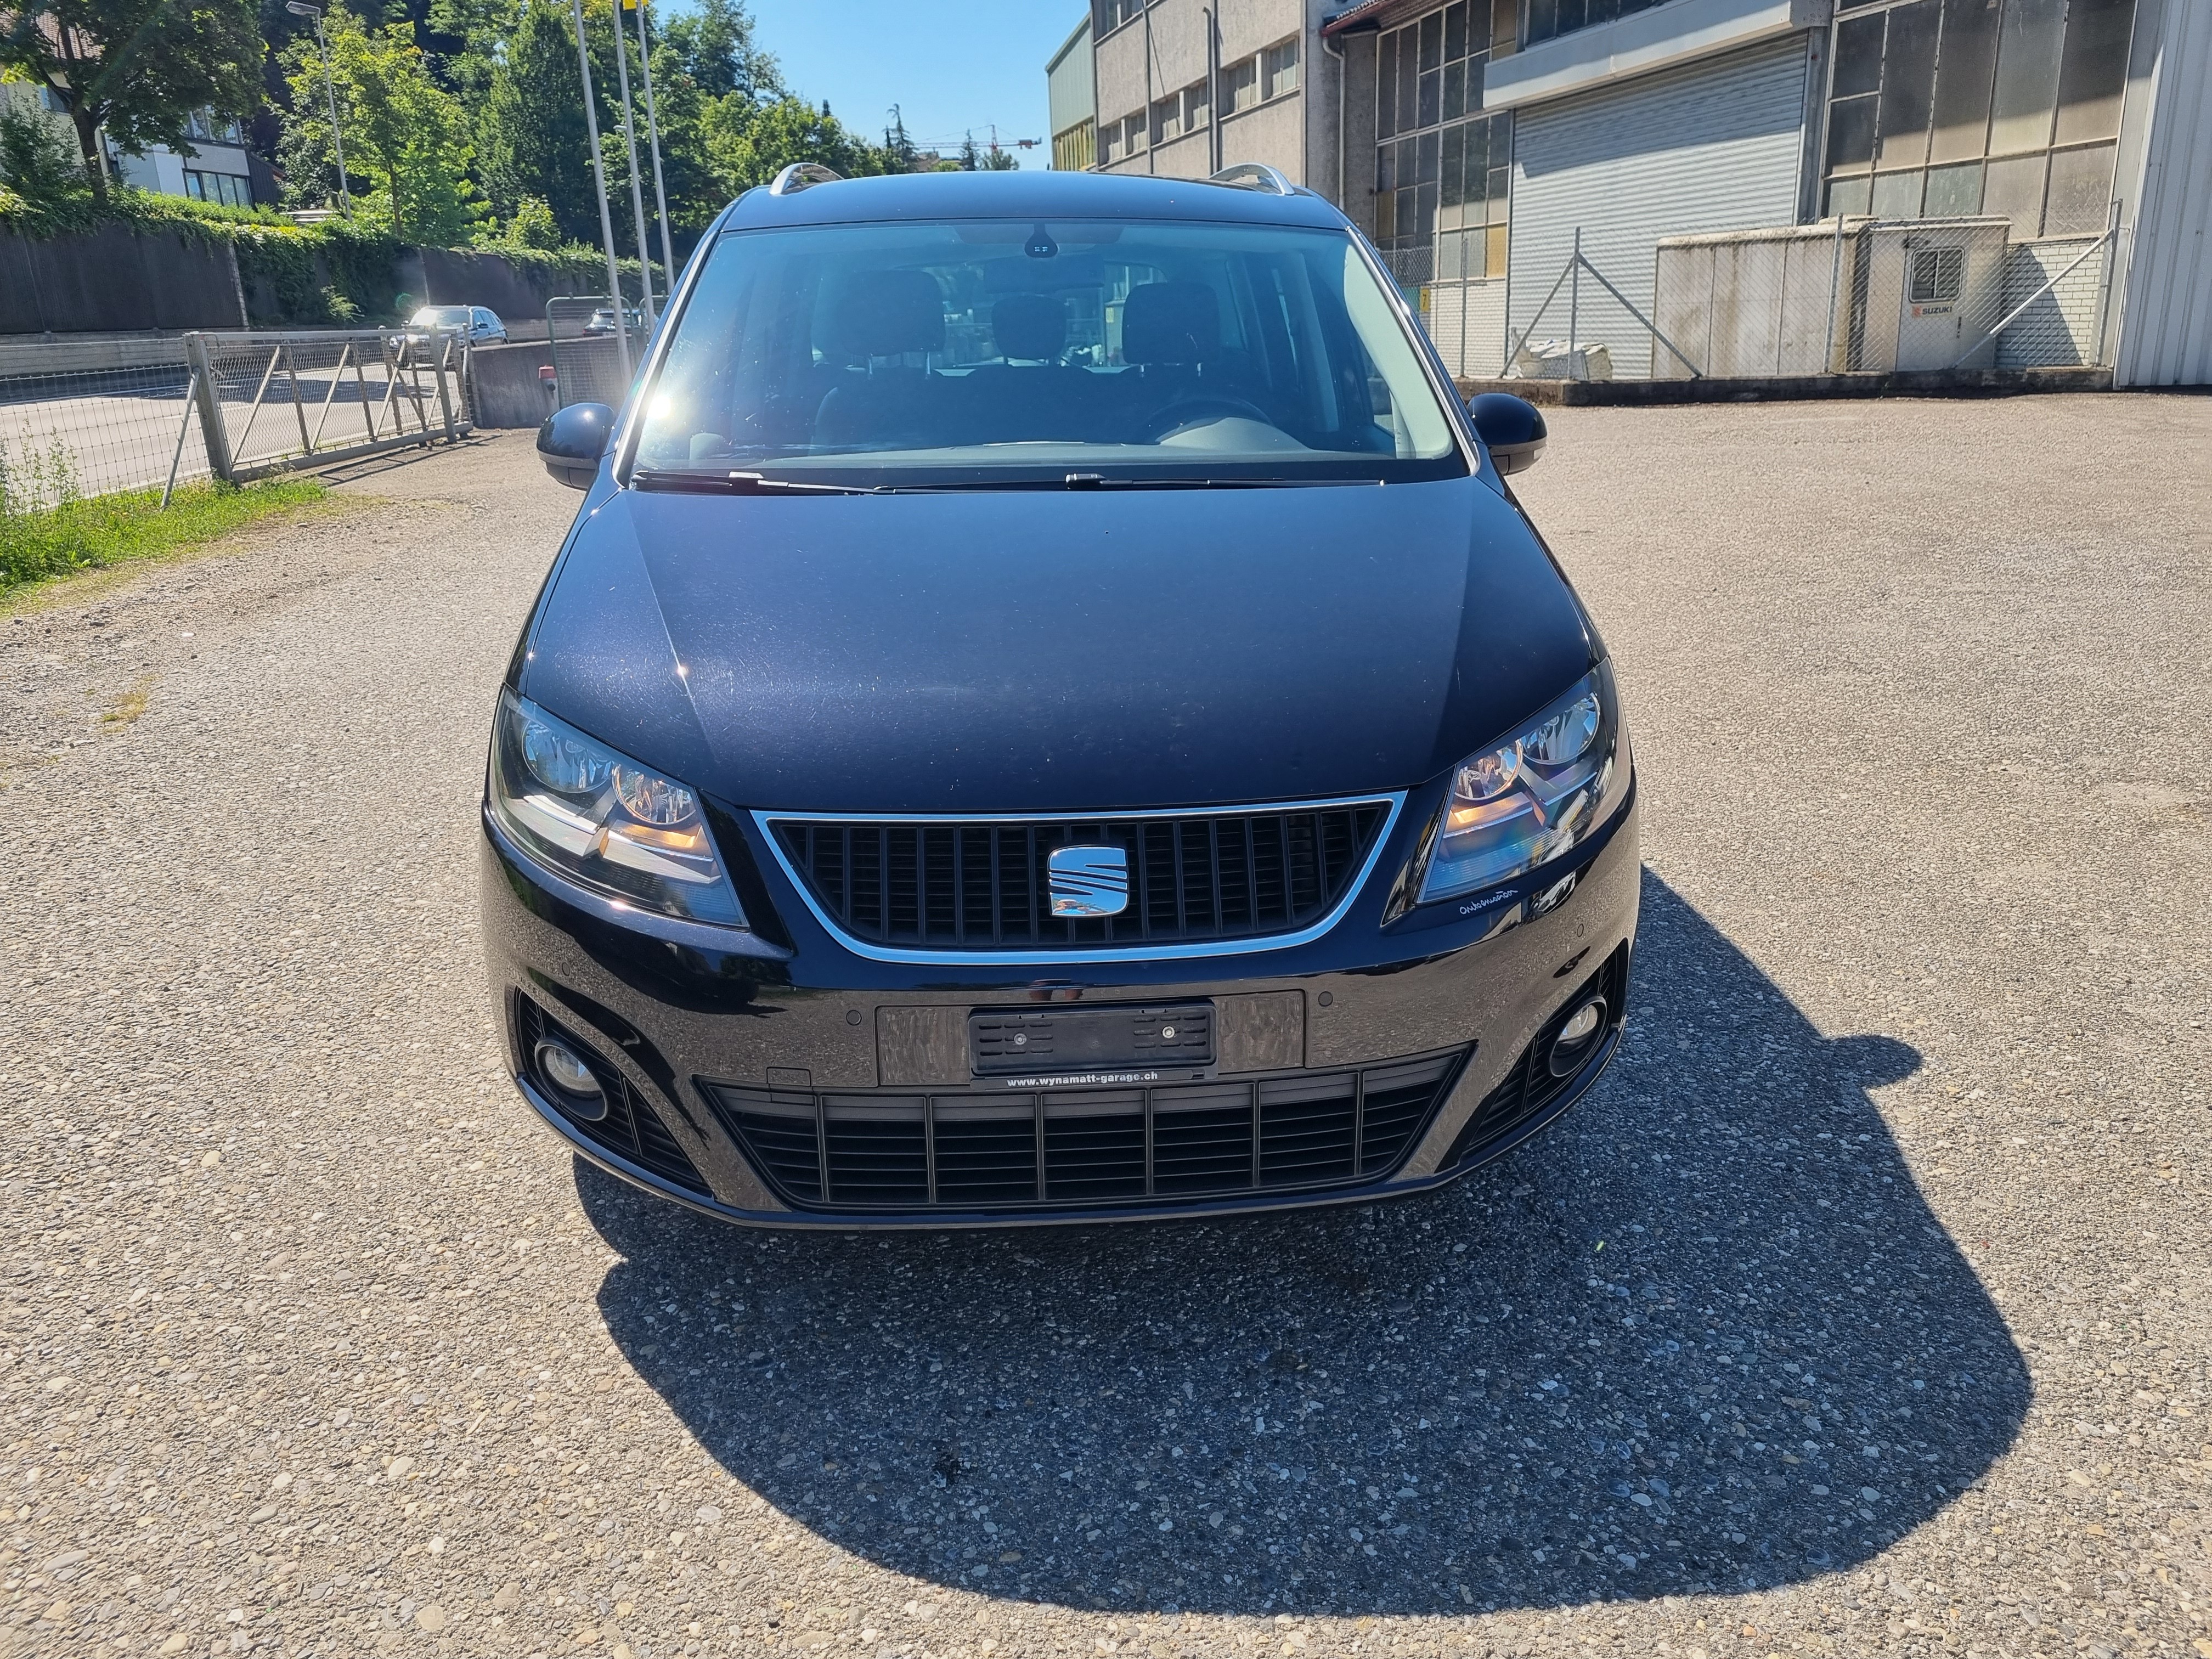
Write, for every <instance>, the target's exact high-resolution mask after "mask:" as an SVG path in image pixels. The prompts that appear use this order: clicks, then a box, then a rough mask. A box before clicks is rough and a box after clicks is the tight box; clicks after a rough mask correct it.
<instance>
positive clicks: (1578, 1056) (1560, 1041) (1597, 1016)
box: [1552, 997, 1605, 1077]
mask: <svg viewBox="0 0 2212 1659" xmlns="http://www.w3.org/2000/svg"><path fill="white" fill-rule="evenodd" d="M1604 1026H1605V999H1604V998H1603V997H1592V998H1591V999H1590V1000H1589V1001H1588V1002H1585V1003H1584V1004H1583V1006H1581V1007H1579V1008H1577V1009H1576V1010H1575V1011H1574V1012H1573V1013H1571V1014H1569V1015H1568V1016H1567V1023H1566V1024H1565V1025H1562V1026H1561V1027H1559V1036H1556V1037H1554V1038H1553V1039H1552V1075H1553V1077H1565V1076H1567V1075H1569V1074H1570V1073H1573V1072H1575V1071H1577V1070H1578V1069H1580V1067H1581V1066H1582V1063H1583V1060H1586V1059H1588V1058H1589V1051H1590V1049H1591V1048H1592V1046H1593V1045H1594V1044H1595V1042H1596V1041H1597V1035H1598V1033H1599V1031H1601V1030H1603V1029H1604Z"/></svg>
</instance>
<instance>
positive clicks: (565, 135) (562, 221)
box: [477, 0, 614, 246]
mask: <svg viewBox="0 0 2212 1659" xmlns="http://www.w3.org/2000/svg"><path fill="white" fill-rule="evenodd" d="M570 15H571V14H570V12H569V9H568V7H566V6H563V5H560V4H557V3H556V0H525V3H524V4H523V7H522V10H521V14H520V16H519V17H518V18H517V20H516V22H515V27H514V33H513V34H512V35H510V36H508V37H507V49H506V52H505V53H504V55H503V56H502V57H501V59H500V63H499V66H498V68H497V69H496V70H495V71H494V72H493V75H492V80H491V91H490V93H489V96H488V97H487V98H486V100H485V103H484V111H483V120H482V121H481V123H480V124H479V125H478V129H477V131H478V135H479V138H480V142H481V143H482V146H483V159H484V182H485V184H486V185H488V186H489V191H490V194H491V199H492V205H493V206H494V207H495V209H497V210H499V211H500V212H501V213H503V214H509V215H512V214H513V213H514V212H515V211H516V210H518V209H519V207H520V204H522V203H523V202H524V201H526V200H528V199H530V198H532V197H535V198H536V199H537V200H538V201H541V202H543V203H544V204H546V206H547V207H548V208H549V209H550V210H551V211H552V214H553V221H554V223H555V224H556V226H558V227H559V229H560V233H561V237H562V240H564V241H570V242H582V243H586V244H587V245H594V246H595V245H596V244H597V243H598V241H599V207H598V204H597V199H596V197H594V196H593V195H592V148H591V139H590V137H589V136H588V134H587V133H586V131H585V127H584V94H583V89H582V88H580V86H579V85H578V84H577V80H576V37H575V35H574V33H573V32H572V30H571V25H570V22H569V18H570ZM600 16H601V21H602V25H603V27H601V28H599V29H598V30H588V29H587V33H596V34H602V35H604V34H605V32H606V28H605V9H604V8H602V9H601V13H600ZM597 55H598V54H596V53H595V54H594V56H597ZM613 69H614V58H613V54H612V51H611V48H609V49H608V52H607V55H606V63H605V70H606V73H607V76H611V75H612V73H613ZM592 77H593V80H594V82H597V81H599V80H600V79H601V78H604V77H602V76H601V75H600V65H599V64H593V65H592ZM595 89H596V88H595Z"/></svg>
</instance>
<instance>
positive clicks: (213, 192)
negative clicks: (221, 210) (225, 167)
mask: <svg viewBox="0 0 2212 1659" xmlns="http://www.w3.org/2000/svg"><path fill="white" fill-rule="evenodd" d="M185 195H187V196H189V197H191V198H192V200H194V201H195V202H220V203H222V205H223V206H225V207H252V205H253V191H252V186H251V185H249V184H248V182H247V181H246V179H241V178H240V177H239V176H238V175H237V174H236V173H202V172H199V171H197V169H195V168H191V167H187V168H186V169H185Z"/></svg>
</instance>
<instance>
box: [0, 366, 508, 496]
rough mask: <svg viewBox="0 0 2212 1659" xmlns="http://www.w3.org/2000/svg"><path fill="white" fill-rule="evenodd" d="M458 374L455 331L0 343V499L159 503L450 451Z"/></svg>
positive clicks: (463, 395) (463, 400) (467, 409)
mask: <svg viewBox="0 0 2212 1659" xmlns="http://www.w3.org/2000/svg"><path fill="white" fill-rule="evenodd" d="M469 367H470V353H469V348H468V346H467V345H466V343H465V342H464V341H462V340H461V339H460V338H459V337H458V336H455V335H425V334H423V333H422V331H412V330H404V329H352V330H337V331H299V332H291V331H263V332H242V331H241V332H230V331H220V332H204V333H197V334H190V335H185V336H184V337H177V336H175V335H169V336H164V337H148V338H143V339H140V338H129V339H106V340H100V341H94V342H80V341H59V342H25V343H0V496H4V498H5V505H6V506H7V507H11V508H16V509H21V508H26V507H46V506H52V505H55V504H56V503H58V502H59V501H65V500H69V499H72V498H76V497H83V496H93V495H112V494H115V493H118V492H119V491H125V490H137V489H160V490H161V491H162V493H163V496H164V498H165V499H166V498H167V495H169V494H170V493H171V492H173V490H174V489H175V488H176V486H177V485H178V484H179V483H181V482H183V481H185V480H186V479H191V478H208V477H213V478H216V479H221V480H223V481H225V482H229V483H243V482H246V481H247V480H249V479H253V478H259V477H268V476H269V475H270V474H271V473H275V472H280V471H287V470H289V469H291V468H295V467H300V466H306V465H324V464H325V463H331V462H337V461H344V460H350V459H358V458H360V457H362V456H366V455H372V454H376V453H381V452H383V451H386V450H393V449H400V448H404V447H410V446H419V445H424V444H431V443H442V442H448V441H452V440H453V439H455V438H458V437H460V436H463V435H465V434H467V433H468V432H469V431H470V430H471V398H470V385H471V379H470V374H469Z"/></svg>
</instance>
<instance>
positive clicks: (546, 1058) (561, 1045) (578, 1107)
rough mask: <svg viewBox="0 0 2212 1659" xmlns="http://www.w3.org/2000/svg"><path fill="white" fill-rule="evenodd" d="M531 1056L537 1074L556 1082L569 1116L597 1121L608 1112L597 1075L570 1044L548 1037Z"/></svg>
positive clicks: (556, 1090)
mask: <svg viewBox="0 0 2212 1659" xmlns="http://www.w3.org/2000/svg"><path fill="white" fill-rule="evenodd" d="M531 1058H532V1060H534V1061H535V1062H536V1063H537V1066H538V1075H539V1076H541V1077H543V1078H544V1079H545V1080H546V1081H547V1082H548V1083H550V1084H551V1085H553V1090H554V1092H555V1093H556V1094H557V1095H559V1096H560V1097H561V1104H562V1106H563V1107H565V1108H567V1109H568V1112H569V1114H570V1115H572V1116H574V1117H580V1118H582V1119H583V1120H585V1121H586V1122H592V1123H596V1122H597V1121H599V1119H601V1118H603V1117H605V1115H607V1100H606V1096H605V1094H604V1093H602V1092H601V1091H600V1089H599V1078H598V1076H597V1075H596V1074H594V1073H593V1072H592V1068H591V1067H590V1066H586V1064H585V1063H584V1060H583V1058H582V1056H580V1054H577V1053H576V1051H575V1050H574V1048H570V1047H568V1044H567V1043H565V1042H554V1041H553V1040H552V1039H551V1038H550V1037H548V1038H547V1039H546V1040H545V1041H544V1042H541V1043H539V1044H538V1048H537V1051H536V1053H535V1054H532V1056H531Z"/></svg>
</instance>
